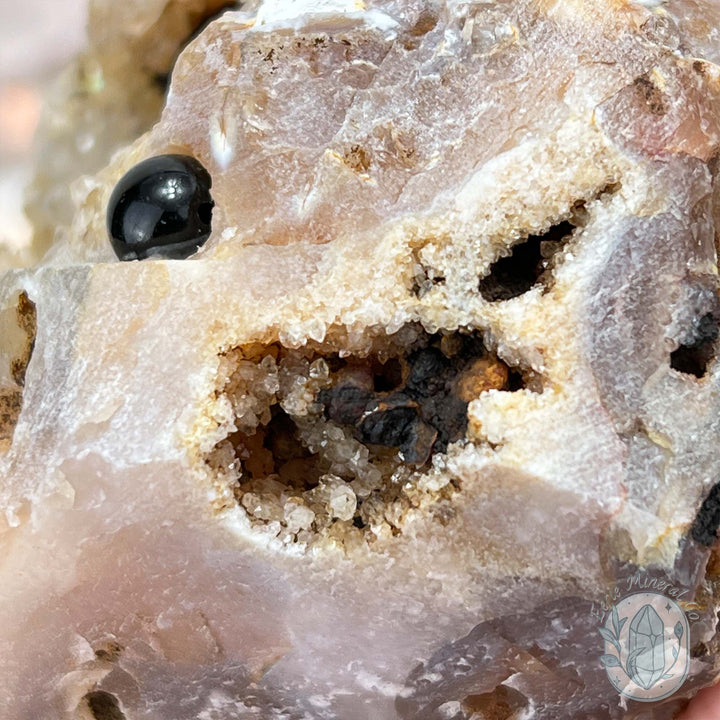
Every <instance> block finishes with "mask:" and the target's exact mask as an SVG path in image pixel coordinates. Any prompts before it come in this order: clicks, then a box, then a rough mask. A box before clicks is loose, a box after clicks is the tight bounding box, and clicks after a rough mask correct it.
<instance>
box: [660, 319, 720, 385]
mask: <svg viewBox="0 0 720 720" xmlns="http://www.w3.org/2000/svg"><path fill="white" fill-rule="evenodd" d="M719 333H720V328H718V318H717V317H716V316H715V315H714V314H713V313H707V314H706V315H703V316H702V317H701V318H700V319H699V320H696V322H695V323H694V327H693V339H692V340H691V341H690V342H689V343H688V344H686V345H681V346H680V347H679V348H678V349H677V350H675V351H674V352H672V353H671V355H670V367H672V368H673V369H674V370H677V371H678V372H681V373H685V374H686V375H694V376H695V377H697V378H701V377H704V376H705V373H706V372H707V367H708V364H709V363H710V360H712V358H713V357H714V355H715V341H716V340H717V338H718V334H719Z"/></svg>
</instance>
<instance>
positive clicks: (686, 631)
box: [598, 592, 690, 702]
mask: <svg viewBox="0 0 720 720" xmlns="http://www.w3.org/2000/svg"><path fill="white" fill-rule="evenodd" d="M598 632H599V633H600V635H601V636H602V638H603V640H604V642H605V653H604V654H603V655H602V656H601V657H600V662H601V663H602V664H603V666H604V667H605V672H606V673H607V676H608V678H609V679H610V682H611V683H612V684H613V686H614V687H615V689H616V690H617V691H618V692H619V693H620V694H621V695H623V696H625V697H627V698H629V699H631V700H638V701H640V702H653V701H655V700H662V699H664V698H667V697H669V696H670V695H672V694H673V693H675V692H677V690H679V689H680V687H681V686H682V684H683V683H684V682H685V678H686V677H687V674H688V669H689V665H690V650H689V641H690V625H689V622H688V619H687V617H686V616H685V613H684V612H683V610H682V609H681V608H680V606H679V605H678V604H677V603H676V602H675V601H674V600H672V599H671V598H669V597H667V596H666V595H663V594H661V593H656V592H637V593H633V594H631V595H627V596H626V597H624V598H622V599H621V600H618V601H617V602H616V603H615V604H614V605H612V606H611V608H610V611H609V612H608V613H607V616H606V619H605V623H604V625H603V626H601V627H600V628H598Z"/></svg>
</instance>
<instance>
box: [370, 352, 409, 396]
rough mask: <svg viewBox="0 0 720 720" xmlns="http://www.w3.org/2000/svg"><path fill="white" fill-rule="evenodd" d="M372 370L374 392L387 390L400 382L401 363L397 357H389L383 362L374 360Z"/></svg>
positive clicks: (395, 386) (397, 385)
mask: <svg viewBox="0 0 720 720" xmlns="http://www.w3.org/2000/svg"><path fill="white" fill-rule="evenodd" d="M372 370H373V387H374V390H375V392H389V391H390V390H395V389H396V388H398V387H399V386H400V384H401V383H402V363H401V362H400V360H399V359H398V358H389V359H388V360H386V361H385V362H384V363H383V362H380V361H379V360H375V361H374V362H373V365H372Z"/></svg>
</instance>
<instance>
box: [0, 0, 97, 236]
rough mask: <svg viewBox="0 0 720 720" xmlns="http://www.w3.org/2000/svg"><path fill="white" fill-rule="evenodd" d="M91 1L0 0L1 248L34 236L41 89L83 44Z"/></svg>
mask: <svg viewBox="0 0 720 720" xmlns="http://www.w3.org/2000/svg"><path fill="white" fill-rule="evenodd" d="M86 5H87V0H2V1H0V246H2V245H5V246H6V247H8V246H9V247H10V248H17V249H21V248H22V247H24V246H26V245H27V244H28V243H29V240H30V226H29V224H28V222H27V219H26V218H25V216H24V214H23V212H22V203H23V191H24V188H25V186H26V184H27V183H28V181H29V180H30V177H31V173H32V163H33V152H32V143H33V136H34V134H35V130H36V127H37V123H38V120H39V117H40V111H41V102H42V93H43V90H44V89H45V88H46V87H47V86H48V84H49V83H50V81H51V80H52V79H53V78H54V77H56V76H57V74H58V72H59V71H60V69H61V68H62V67H63V65H64V64H65V63H66V62H67V61H68V60H69V59H70V58H71V57H72V56H73V55H75V53H77V52H78V51H79V50H80V49H81V48H82V46H83V44H84V39H85V20H86V15H87V8H86Z"/></svg>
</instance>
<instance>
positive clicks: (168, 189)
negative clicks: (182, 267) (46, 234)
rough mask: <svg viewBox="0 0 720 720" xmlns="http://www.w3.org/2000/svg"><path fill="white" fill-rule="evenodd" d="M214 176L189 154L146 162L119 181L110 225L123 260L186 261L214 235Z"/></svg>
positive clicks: (111, 236) (108, 223)
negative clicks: (154, 258) (212, 233)
mask: <svg viewBox="0 0 720 720" xmlns="http://www.w3.org/2000/svg"><path fill="white" fill-rule="evenodd" d="M211 185H212V180H211V178H210V175H209V173H208V171H207V170H206V169H205V168H204V167H203V166H202V165H201V164H200V163H199V162H198V161H197V160H195V158H192V157H190V156H188V155H158V156H157V157H151V158H148V159H147V160H143V161H142V162H141V163H138V164H137V165H136V166H135V167H134V168H133V169H132V170H130V171H129V172H128V173H127V174H126V175H125V176H124V177H123V178H122V180H120V182H119V183H118V184H117V185H116V187H115V189H114V190H113V193H112V195H111V196H110V204H109V205H108V213H107V227H108V233H109V234H110V242H111V243H112V246H113V249H114V250H115V254H116V255H117V256H118V257H119V258H120V259H121V260H144V259H145V258H149V257H159V258H173V259H178V260H182V259H183V258H186V257H189V256H190V255H192V254H193V253H194V252H195V251H196V250H197V249H198V248H199V247H200V246H201V245H202V244H203V243H204V242H205V241H206V240H207V239H208V237H209V235H210V229H211V228H210V222H211V220H212V209H213V206H214V203H213V200H212V197H211V196H210V186H211Z"/></svg>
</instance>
